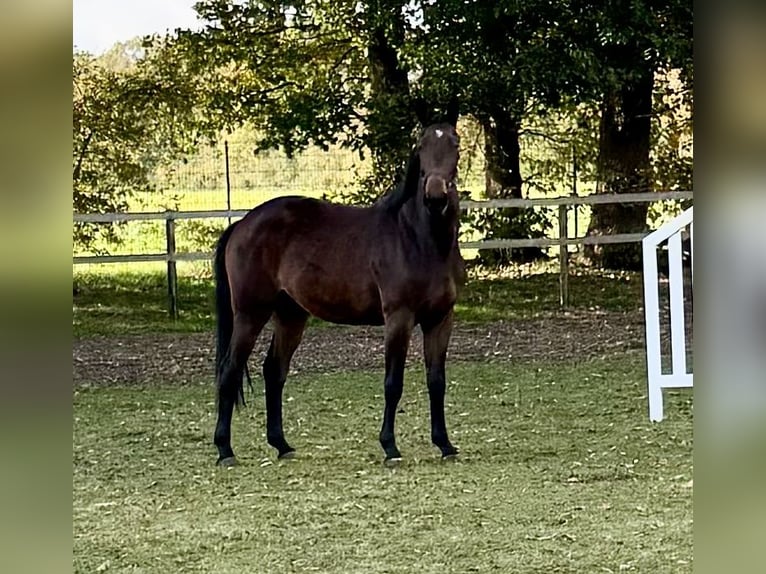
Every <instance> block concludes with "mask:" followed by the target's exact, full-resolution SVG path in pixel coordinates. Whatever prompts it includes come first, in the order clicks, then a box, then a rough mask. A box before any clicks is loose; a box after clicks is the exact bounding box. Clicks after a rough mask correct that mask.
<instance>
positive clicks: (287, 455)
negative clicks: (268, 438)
mask: <svg viewBox="0 0 766 574" xmlns="http://www.w3.org/2000/svg"><path fill="white" fill-rule="evenodd" d="M296 456H297V454H296V453H295V451H294V450H288V451H287V452H283V453H282V454H280V455H279V456H277V458H278V459H279V460H294V459H295V457H296Z"/></svg>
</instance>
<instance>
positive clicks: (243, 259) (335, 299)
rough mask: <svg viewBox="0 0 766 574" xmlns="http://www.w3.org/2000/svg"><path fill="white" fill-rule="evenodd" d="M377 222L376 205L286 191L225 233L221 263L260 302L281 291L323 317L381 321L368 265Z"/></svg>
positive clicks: (244, 296)
mask: <svg viewBox="0 0 766 574" xmlns="http://www.w3.org/2000/svg"><path fill="white" fill-rule="evenodd" d="M376 226H380V214H379V212H378V211H377V210H375V209H372V208H361V207H353V206H346V205H338V204H332V203H329V202H325V201H321V200H318V199H314V198H308V197H299V196H287V197H280V198H276V199H273V200H271V201H268V202H266V203H264V204H262V205H260V206H258V207H257V208H255V209H254V210H252V211H251V212H250V213H249V214H248V215H247V216H246V217H245V218H243V219H242V221H241V222H240V223H239V224H238V229H237V232H236V234H235V235H234V236H233V237H232V240H231V241H232V243H233V245H232V248H231V249H230V257H231V261H230V263H231V264H230V265H228V267H229V269H230V270H231V271H230V277H232V278H233V279H234V281H235V282H237V283H238V284H239V285H240V296H239V299H240V300H241V303H243V304H245V303H246V302H248V301H256V302H263V303H264V304H265V303H268V301H269V300H273V299H274V298H276V296H277V294H278V293H279V292H280V291H283V292H285V293H287V294H288V295H289V296H290V297H291V298H293V299H294V300H295V301H296V302H297V303H298V304H299V305H300V306H302V307H303V308H304V309H305V310H306V311H308V312H309V313H311V314H313V315H316V316H318V317H320V318H322V319H325V320H328V321H333V322H338V323H380V322H381V321H382V315H381V311H380V308H381V306H380V299H379V293H378V291H377V287H376V285H375V282H374V278H373V276H372V271H371V259H372V257H373V250H374V247H375V243H374V241H375V228H376ZM235 299H236V297H235Z"/></svg>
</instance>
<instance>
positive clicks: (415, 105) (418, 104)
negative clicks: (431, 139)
mask: <svg viewBox="0 0 766 574" xmlns="http://www.w3.org/2000/svg"><path fill="white" fill-rule="evenodd" d="M412 109H413V110H414V112H415V116H416V117H417V118H418V121H419V122H420V125H421V126H423V127H426V126H428V125H430V124H431V114H430V113H429V112H428V104H427V103H426V101H425V100H424V99H423V98H421V97H417V98H415V100H413V102H412Z"/></svg>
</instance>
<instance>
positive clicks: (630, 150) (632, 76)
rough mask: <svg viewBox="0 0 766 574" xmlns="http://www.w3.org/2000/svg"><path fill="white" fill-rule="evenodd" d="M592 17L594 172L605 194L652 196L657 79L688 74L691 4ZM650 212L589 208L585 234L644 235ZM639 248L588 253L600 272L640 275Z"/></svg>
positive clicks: (611, 5) (615, 10) (629, 6)
mask: <svg viewBox="0 0 766 574" xmlns="http://www.w3.org/2000/svg"><path fill="white" fill-rule="evenodd" d="M599 6H601V10H600V11H596V10H595V6H593V8H594V10H593V11H592V12H591V15H592V18H593V21H592V24H593V25H594V29H595V31H596V32H597V33H596V34H595V35H594V38H595V40H596V42H595V45H594V47H593V50H594V53H595V54H596V57H597V59H598V61H599V62H600V63H601V66H600V69H601V70H602V71H603V73H602V75H601V76H600V77H599V80H600V81H599V85H600V87H601V89H602V95H601V120H600V128H599V134H600V137H599V157H598V172H599V181H600V184H601V192H603V193H629V192H642V191H644V192H645V191H651V189H652V164H651V132H652V129H651V127H652V119H653V115H654V112H655V111H656V109H655V108H654V106H653V97H654V85H655V73H656V72H657V71H658V70H661V69H663V68H668V67H677V68H680V69H682V70H683V73H684V75H686V76H689V75H690V74H691V56H692V4H691V2H690V1H689V0H665V1H659V0H644V1H641V2H635V1H628V0H614V1H612V2H607V3H600V4H599ZM647 211H648V205H647V204H645V203H640V204H629V205H616V204H615V205H598V206H594V207H593V211H592V217H591V222H590V226H589V229H588V233H589V234H591V235H592V234H612V233H635V232H641V231H644V230H645V229H646V220H647ZM639 247H640V246H638V245H635V244H625V245H604V246H602V247H601V248H599V249H591V250H589V253H590V256H591V258H592V259H593V260H595V261H596V262H597V263H599V264H601V265H602V266H604V267H608V268H616V269H635V270H637V269H640V268H641V253H640V248H639Z"/></svg>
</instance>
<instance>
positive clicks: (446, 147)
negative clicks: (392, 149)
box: [417, 123, 460, 215]
mask: <svg viewBox="0 0 766 574" xmlns="http://www.w3.org/2000/svg"><path fill="white" fill-rule="evenodd" d="M459 151H460V137H459V136H458V134H457V130H455V126H453V125H452V124H450V123H440V124H434V125H431V126H428V127H427V128H425V129H424V130H423V133H422V135H421V136H420V141H419V142H418V147H417V155H418V160H419V164H420V177H419V181H418V192H419V193H420V192H422V198H423V202H424V203H425V205H426V206H427V207H428V209H429V211H431V213H434V214H436V213H438V214H441V215H444V214H446V213H447V212H448V211H453V210H454V212H455V213H456V212H457V208H458V193H457V162H458V159H459V157H460V153H459Z"/></svg>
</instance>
